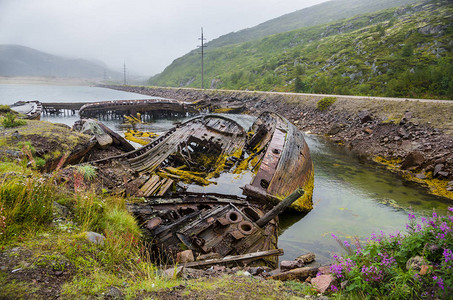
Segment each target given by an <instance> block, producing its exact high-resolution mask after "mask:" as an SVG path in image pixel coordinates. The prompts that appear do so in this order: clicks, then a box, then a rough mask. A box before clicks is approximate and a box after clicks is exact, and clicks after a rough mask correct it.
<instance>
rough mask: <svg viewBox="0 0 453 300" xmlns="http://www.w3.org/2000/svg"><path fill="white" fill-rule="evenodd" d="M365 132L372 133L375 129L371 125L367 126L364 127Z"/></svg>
mask: <svg viewBox="0 0 453 300" xmlns="http://www.w3.org/2000/svg"><path fill="white" fill-rule="evenodd" d="M363 132H365V133H367V134H372V133H373V129H371V128H369V127H366V128H364V129H363Z"/></svg>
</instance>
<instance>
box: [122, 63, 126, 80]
mask: <svg viewBox="0 0 453 300" xmlns="http://www.w3.org/2000/svg"><path fill="white" fill-rule="evenodd" d="M123 85H126V62H124V65H123Z"/></svg>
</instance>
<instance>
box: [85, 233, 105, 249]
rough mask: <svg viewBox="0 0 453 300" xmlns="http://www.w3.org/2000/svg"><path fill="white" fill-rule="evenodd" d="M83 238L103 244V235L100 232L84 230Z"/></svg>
mask: <svg viewBox="0 0 453 300" xmlns="http://www.w3.org/2000/svg"><path fill="white" fill-rule="evenodd" d="M85 238H86V239H87V240H88V241H90V242H92V243H94V244H97V245H101V246H104V240H105V236H103V235H102V234H99V233H96V232H92V231H87V232H85Z"/></svg>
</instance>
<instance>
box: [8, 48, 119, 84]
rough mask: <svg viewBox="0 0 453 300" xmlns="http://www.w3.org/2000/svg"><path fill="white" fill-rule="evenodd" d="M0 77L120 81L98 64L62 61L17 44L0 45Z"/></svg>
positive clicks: (85, 61) (114, 73) (102, 65)
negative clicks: (47, 77) (46, 77)
mask: <svg viewBox="0 0 453 300" xmlns="http://www.w3.org/2000/svg"><path fill="white" fill-rule="evenodd" d="M0 76H49V77H68V78H87V79H104V78H106V79H118V78H121V74H120V73H119V72H113V71H111V70H109V69H108V68H107V67H106V66H105V65H104V64H102V63H100V62H92V61H88V60H85V59H71V58H65V57H61V56H56V55H52V54H48V53H45V52H41V51H38V50H36V49H32V48H28V47H24V46H19V45H0Z"/></svg>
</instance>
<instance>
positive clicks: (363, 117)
mask: <svg viewBox="0 0 453 300" xmlns="http://www.w3.org/2000/svg"><path fill="white" fill-rule="evenodd" d="M358 117H359V119H360V123H362V124H363V123H366V122H370V121H373V118H372V117H371V114H370V113H369V112H368V111H367V110H362V111H360V112H359V114H358Z"/></svg>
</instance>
